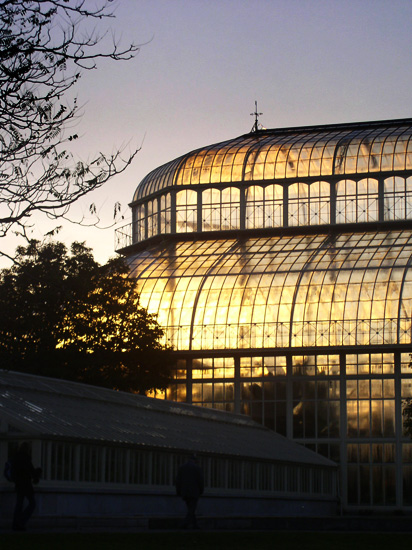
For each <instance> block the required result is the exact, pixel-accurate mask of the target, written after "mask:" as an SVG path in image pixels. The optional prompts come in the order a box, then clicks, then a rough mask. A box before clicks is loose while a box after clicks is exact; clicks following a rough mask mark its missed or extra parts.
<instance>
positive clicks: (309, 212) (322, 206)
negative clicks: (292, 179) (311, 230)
mask: <svg viewBox="0 0 412 550" xmlns="http://www.w3.org/2000/svg"><path fill="white" fill-rule="evenodd" d="M288 223H289V225H290V226H296V225H319V224H327V223H330V186H329V183H327V182H324V181H316V182H314V183H312V184H311V185H308V184H306V183H294V184H292V185H291V186H290V187H289V200H288Z"/></svg>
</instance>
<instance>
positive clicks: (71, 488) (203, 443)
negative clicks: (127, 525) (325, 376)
mask: <svg viewBox="0 0 412 550" xmlns="http://www.w3.org/2000/svg"><path fill="white" fill-rule="evenodd" d="M22 442H26V443H27V444H28V445H29V447H30V450H31V456H32V461H33V464H34V465H35V466H36V467H37V466H40V467H41V468H42V476H41V480H40V483H39V484H38V485H36V488H35V493H36V500H37V508H36V512H35V517H34V518H33V520H34V521H37V522H38V521H39V520H40V519H42V518H43V519H45V520H47V519H48V523H47V522H46V523H45V525H49V526H50V525H51V524H52V521H51V519H53V524H54V522H55V521H56V520H58V519H59V518H60V519H66V520H69V519H70V518H83V519H84V518H95V519H99V518H100V519H104V518H106V523H105V525H111V524H112V523H111V522H113V519H114V518H130V521H131V525H132V526H136V525H138V521H139V519H140V520H142V519H144V518H146V519H148V518H156V517H158V518H159V517H177V518H178V517H179V516H181V517H184V514H185V506H184V504H183V501H182V500H181V499H180V498H178V497H177V495H176V489H175V479H176V475H177V471H178V467H179V466H180V465H181V464H183V463H184V462H185V461H187V460H188V457H189V456H190V455H192V454H193V453H195V454H196V455H197V457H198V460H199V464H200V466H201V468H202V470H203V475H204V482H205V491H204V494H203V496H202V498H201V499H200V503H199V510H198V511H199V514H200V515H201V516H202V517H229V516H232V517H233V516H240V517H248V516H249V517H250V516H255V517H258V516H268V515H269V516H279V515H288V516H305V515H314V516H325V515H334V514H336V513H337V512H338V511H339V498H338V497H339V484H338V479H337V466H336V464H334V463H333V462H331V461H330V460H327V459H325V458H324V457H321V456H319V455H317V454H316V453H314V452H312V451H310V450H308V449H304V448H302V447H301V446H300V445H297V444H296V443H293V442H292V441H288V440H287V439H286V438H285V437H282V436H280V435H278V434H275V433H273V432H272V431H271V430H268V429H266V428H264V427H263V426H260V425H259V424H256V423H255V422H253V421H252V420H251V419H250V418H247V417H245V416H240V415H232V414H229V413H225V412H222V411H215V410H212V409H204V408H200V407H193V406H191V405H186V404H184V403H179V404H177V403H170V402H168V401H162V400H160V399H152V398H149V397H145V396H141V395H133V394H130V393H123V392H120V391H113V390H109V389H105V388H98V387H94V386H88V385H85V384H79V383H76V382H69V381H66V380H58V379H52V378H46V377H40V376H34V375H29V374H25V373H18V372H9V371H4V370H0V462H1V464H2V465H4V464H5V462H6V460H7V459H8V458H11V457H13V454H14V452H15V450H16V448H17V447H18V445H19V444H20V443H22ZM14 500H15V494H14V485H13V484H12V483H10V482H8V481H7V480H6V479H5V478H3V477H2V478H0V528H5V527H7V526H8V525H10V524H11V517H12V513H13V508H14ZM176 525H179V523H176Z"/></svg>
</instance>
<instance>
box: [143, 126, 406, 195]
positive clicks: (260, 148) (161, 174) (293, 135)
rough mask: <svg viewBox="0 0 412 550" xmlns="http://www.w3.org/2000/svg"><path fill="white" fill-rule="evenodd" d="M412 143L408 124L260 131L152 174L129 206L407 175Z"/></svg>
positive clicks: (178, 161) (191, 154) (204, 149)
mask: <svg viewBox="0 0 412 550" xmlns="http://www.w3.org/2000/svg"><path fill="white" fill-rule="evenodd" d="M411 137H412V119H401V120H393V121H383V122H370V123H366V122H365V123H357V124H340V125H330V126H313V127H302V128H286V129H279V130H260V131H258V132H254V133H251V134H246V135H244V136H240V137H237V138H234V139H231V140H228V141H224V142H221V143H216V144H213V145H209V146H207V147H203V148H201V149H198V150H196V151H192V152H190V153H187V154H186V155H183V156H182V157H180V158H178V159H176V160H173V161H172V162H169V163H167V164H165V165H163V166H161V167H159V168H157V169H155V170H153V171H152V172H150V173H149V174H148V175H147V176H146V177H145V178H144V179H143V180H142V181H141V183H140V184H139V186H138V187H137V189H136V192H135V194H134V197H133V201H137V200H140V199H143V198H145V197H148V196H150V195H152V194H153V193H156V192H159V191H162V190H166V189H168V188H171V187H173V186H179V185H188V186H190V185H199V184H205V185H207V184H209V185H210V184H224V183H228V182H234V183H236V182H243V181H262V182H263V181H270V180H282V179H290V178H293V179H297V178H307V177H318V176H331V175H342V174H364V173H374V172H385V171H394V170H395V171H402V170H410V169H412V141H411Z"/></svg>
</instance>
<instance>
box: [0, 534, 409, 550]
mask: <svg viewBox="0 0 412 550" xmlns="http://www.w3.org/2000/svg"><path fill="white" fill-rule="evenodd" d="M410 547H411V535H410V534H399V533H395V534H389V533H384V534H382V533H312V532H311V533H302V532H300V533H291V532H275V531H270V532H261V531H260V532H252V531H236V532H227V531H219V532H217V531H214V532H210V531H209V532H202V531H200V532H196V533H193V532H163V533H161V532H152V533H150V532H147V531H146V532H142V533H117V534H116V533H107V534H106V533H99V534H91V533H56V534H28V533H16V534H3V535H0V548H1V550H27V549H30V550H49V549H53V550H55V549H58V550H69V549H70V550H94V549H96V550H97V549H98V550H112V549H120V550H132V549H133V550H137V549H141V550H158V549H159V550H160V549H165V550H166V549H167V550H189V549H190V550H266V549H267V550H269V549H270V550H273V549H279V550H280V549H281V550H295V549H296V550H315V549H316V550H323V549H325V550H326V549H327V550H329V549H330V548H333V550H344V549H345V550H346V549H348V550H372V549H373V550H388V549H390V548H393V549H396V550H403V549H408V550H410Z"/></svg>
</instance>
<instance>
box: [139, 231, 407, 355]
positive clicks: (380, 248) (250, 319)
mask: <svg viewBox="0 0 412 550" xmlns="http://www.w3.org/2000/svg"><path fill="white" fill-rule="evenodd" d="M411 259H412V230H410V229H409V230H404V231H399V230H398V231H390V232H387V231H378V232H376V231H369V232H362V233H343V234H337V235H330V234H326V233H323V234H318V235H306V236H305V235H289V236H287V235H278V236H270V237H259V238H258V237H254V238H245V239H236V238H231V239H220V240H210V239H209V240H201V241H200V240H194V241H183V242H175V241H170V242H168V243H167V242H162V243H161V244H159V245H153V246H152V247H151V249H150V253H148V252H147V251H146V252H137V253H135V254H132V255H130V256H129V257H128V261H129V264H130V267H131V276H133V277H136V279H137V284H138V290H139V292H140V298H141V304H142V305H143V306H144V307H147V308H148V310H149V312H150V313H154V314H156V315H157V319H158V321H159V323H160V325H161V326H162V327H163V328H165V330H166V336H167V340H168V343H169V344H172V345H174V346H175V347H176V348H177V349H179V350H212V349H253V348H258V349H260V348H262V349H265V348H275V347H277V348H282V347H283V348H285V347H287V348H289V347H302V346H303V347H307V346H342V345H371V344H399V343H404V344H410V343H411V342H412V333H411V331H412V321H411V319H412V270H411V269H410V263H411Z"/></svg>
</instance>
